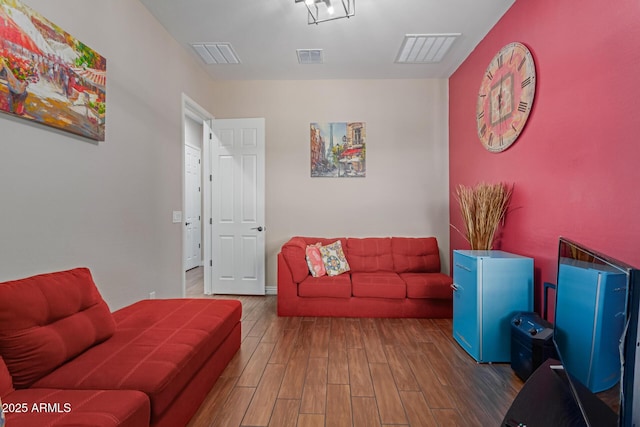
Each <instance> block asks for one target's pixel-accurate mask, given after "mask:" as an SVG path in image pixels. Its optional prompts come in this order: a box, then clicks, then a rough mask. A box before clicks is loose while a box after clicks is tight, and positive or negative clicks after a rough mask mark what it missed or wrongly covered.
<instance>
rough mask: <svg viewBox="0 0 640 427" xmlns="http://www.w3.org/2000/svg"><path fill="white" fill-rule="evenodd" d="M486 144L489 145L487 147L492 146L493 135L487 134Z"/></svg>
mask: <svg viewBox="0 0 640 427" xmlns="http://www.w3.org/2000/svg"><path fill="white" fill-rule="evenodd" d="M487 144H489V146H492V145H493V134H489V139H488V140H487Z"/></svg>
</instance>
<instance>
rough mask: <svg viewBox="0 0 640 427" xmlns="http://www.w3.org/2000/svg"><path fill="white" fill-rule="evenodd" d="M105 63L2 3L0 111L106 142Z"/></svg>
mask: <svg viewBox="0 0 640 427" xmlns="http://www.w3.org/2000/svg"><path fill="white" fill-rule="evenodd" d="M106 77H107V61H106V59H105V58H104V57H102V56H101V55H99V54H98V53H97V52H95V51H94V50H93V49H91V48H90V47H88V46H87V45H85V44H84V43H82V42H81V41H79V40H76V39H75V38H73V37H72V36H71V35H69V34H68V33H66V32H65V31H63V30H62V29H61V28H60V27H58V26H57V25H55V24H53V23H52V22H50V21H49V20H47V19H46V18H44V17H43V16H41V15H39V14H38V13H37V12H36V11H34V10H32V9H30V8H29V7H28V6H26V5H25V4H23V3H21V2H20V1H19V0H0V112H3V113H7V114H11V115H13V116H17V117H20V118H23V119H26V120H30V121H33V122H37V123H41V124H44V125H48V126H52V127H55V128H58V129H62V130H64V131H67V132H71V133H74V134H77V135H80V136H83V137H87V138H90V139H93V140H96V141H104V137H105V122H106V120H105V118H106V104H105V101H106V90H105V89H106Z"/></svg>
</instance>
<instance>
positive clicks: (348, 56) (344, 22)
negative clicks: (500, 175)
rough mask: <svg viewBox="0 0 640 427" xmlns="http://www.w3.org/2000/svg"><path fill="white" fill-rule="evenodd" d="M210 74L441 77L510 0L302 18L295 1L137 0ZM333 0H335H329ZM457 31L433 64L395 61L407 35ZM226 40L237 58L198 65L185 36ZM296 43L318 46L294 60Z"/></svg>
mask: <svg viewBox="0 0 640 427" xmlns="http://www.w3.org/2000/svg"><path fill="white" fill-rule="evenodd" d="M140 1H141V2H142V3H143V4H144V5H145V6H146V8H147V9H148V10H149V11H150V12H151V13H152V14H153V15H154V16H155V17H156V19H157V20H158V21H160V23H161V24H162V25H163V26H164V27H165V28H166V29H167V31H168V32H169V33H170V34H171V36H172V37H173V38H175V39H176V40H177V41H178V42H179V43H180V44H181V45H182V46H183V47H184V49H185V50H187V51H188V52H189V54H191V55H193V56H194V58H196V60H197V61H198V62H199V63H200V64H202V66H203V67H204V68H205V69H206V70H207V72H208V73H209V74H210V75H211V76H212V78H214V79H216V80H303V79H414V78H416V79H417V78H448V77H449V76H451V74H452V73H453V72H454V71H455V70H456V69H457V68H458V66H459V65H460V64H461V63H462V62H463V61H464V59H465V58H466V57H467V56H468V55H469V53H471V51H473V49H474V48H475V47H476V45H477V44H478V43H479V42H480V41H481V40H482V39H483V38H484V36H485V35H486V34H487V33H488V32H489V30H490V29H491V27H493V26H494V24H495V23H496V22H498V20H499V19H500V17H502V15H503V14H504V13H505V12H506V11H507V10H508V9H509V7H511V5H512V4H513V3H514V2H515V0H481V1H479V0H355V2H356V3H355V16H353V17H351V18H349V19H346V18H345V19H338V20H334V21H329V22H323V23H320V24H317V25H315V24H312V25H308V24H307V9H306V7H305V5H304V4H303V3H294V0H183V1H175V0H140ZM333 1H334V2H335V1H337V0H333ZM442 33H446V34H449V33H460V34H461V35H460V36H459V37H458V38H457V39H456V40H455V42H454V43H453V45H452V46H451V49H450V50H449V52H448V53H447V54H446V55H445V56H444V58H443V59H442V61H440V62H439V63H429V64H398V63H396V62H395V60H396V57H397V56H398V52H399V50H400V47H401V45H402V42H403V39H404V36H405V35H406V34H442ZM202 42H227V43H231V45H232V46H233V50H234V51H235V53H236V54H237V56H238V57H239V59H240V63H239V64H213V65H207V64H205V63H204V62H203V61H202V60H201V59H200V57H199V56H198V55H197V54H196V53H195V51H194V49H193V48H192V47H191V44H192V43H202ZM296 49H322V50H323V57H324V62H323V63H322V64H304V65H302V64H299V63H298V58H297V54H296Z"/></svg>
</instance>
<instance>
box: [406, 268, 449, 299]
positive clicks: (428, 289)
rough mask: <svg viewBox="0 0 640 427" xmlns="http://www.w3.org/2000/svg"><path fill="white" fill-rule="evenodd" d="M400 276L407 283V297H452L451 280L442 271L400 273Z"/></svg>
mask: <svg viewBox="0 0 640 427" xmlns="http://www.w3.org/2000/svg"><path fill="white" fill-rule="evenodd" d="M400 278H401V279H402V280H404V282H405V283H406V284H407V297H409V298H435V299H452V298H453V290H452V289H451V284H452V283H453V280H452V279H451V277H450V276H447V275H446V274H442V273H401V274H400Z"/></svg>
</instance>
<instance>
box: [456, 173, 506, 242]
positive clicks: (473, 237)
mask: <svg viewBox="0 0 640 427" xmlns="http://www.w3.org/2000/svg"><path fill="white" fill-rule="evenodd" d="M512 192H513V185H507V184H504V183H499V184H486V183H484V182H483V183H480V184H478V185H476V186H475V187H465V186H464V185H458V188H457V189H456V198H457V200H458V203H459V204H460V212H461V213H462V219H463V221H464V227H465V233H461V234H463V235H464V236H465V238H466V239H467V241H468V242H469V244H470V245H471V249H473V250H490V249H493V243H494V240H495V235H496V231H497V230H498V226H499V225H500V223H501V222H502V221H504V216H505V214H506V213H507V208H508V207H509V200H510V199H511V193H512ZM453 228H455V227H453ZM455 229H456V230H458V229H457V228H455ZM458 232H460V230H458Z"/></svg>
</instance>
